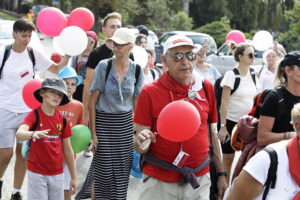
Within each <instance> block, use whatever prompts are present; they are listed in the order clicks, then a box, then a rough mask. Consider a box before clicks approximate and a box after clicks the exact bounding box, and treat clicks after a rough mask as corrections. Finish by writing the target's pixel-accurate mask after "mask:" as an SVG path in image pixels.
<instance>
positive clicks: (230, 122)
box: [218, 43, 259, 183]
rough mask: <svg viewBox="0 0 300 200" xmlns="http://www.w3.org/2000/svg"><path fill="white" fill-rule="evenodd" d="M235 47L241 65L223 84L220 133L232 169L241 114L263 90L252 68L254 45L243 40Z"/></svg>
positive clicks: (226, 75) (224, 154)
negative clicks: (233, 136) (232, 141)
mask: <svg viewBox="0 0 300 200" xmlns="http://www.w3.org/2000/svg"><path fill="white" fill-rule="evenodd" d="M231 48H232V50H233V52H234V59H235V61H236V62H237V63H238V65H237V66H236V68H235V69H234V70H230V71H227V72H226V73H225V75H224V78H223V79H222V82H221V84H220V86H221V87H223V89H222V97H221V108H220V123H221V126H220V130H219V134H218V137H219V140H220V141H221V146H222V152H223V162H224V165H225V169H226V171H227V172H228V173H230V172H231V165H232V161H233V158H234V154H235V151H234V150H233V149H232V147H231V144H230V138H231V131H232V129H233V127H234V126H235V125H236V124H237V122H238V120H239V118H240V117H242V116H243V115H245V114H247V113H248V112H249V111H250V109H251V107H252V105H253V98H254V97H255V95H256V94H257V92H258V91H259V87H258V85H259V84H258V80H257V77H256V76H255V71H254V70H253V69H251V68H250V65H251V64H252V63H253V61H254V59H255V54H254V49H253V47H252V46H251V45H250V44H246V43H241V44H238V45H236V44H232V45H231ZM236 81H239V84H238V86H236V85H235V82H236ZM229 179H230V174H228V177H227V181H228V183H229Z"/></svg>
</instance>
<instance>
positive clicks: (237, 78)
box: [231, 68, 241, 95]
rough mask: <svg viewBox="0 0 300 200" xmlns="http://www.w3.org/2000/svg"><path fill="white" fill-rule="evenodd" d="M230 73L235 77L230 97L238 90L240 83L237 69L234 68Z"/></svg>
mask: <svg viewBox="0 0 300 200" xmlns="http://www.w3.org/2000/svg"><path fill="white" fill-rule="evenodd" d="M232 71H233V73H234V75H235V80H234V86H233V90H231V95H232V94H233V93H234V92H235V91H236V90H237V89H238V87H239V85H240V82H241V77H240V72H239V70H238V69H237V68H234V69H233V70H232Z"/></svg>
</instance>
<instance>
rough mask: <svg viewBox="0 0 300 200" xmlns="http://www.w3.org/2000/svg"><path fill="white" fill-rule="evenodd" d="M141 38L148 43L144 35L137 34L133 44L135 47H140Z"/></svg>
mask: <svg viewBox="0 0 300 200" xmlns="http://www.w3.org/2000/svg"><path fill="white" fill-rule="evenodd" d="M143 38H144V39H146V41H147V42H148V40H147V36H146V35H144V34H138V35H137V36H136V38H135V44H136V45H140V44H141V41H142V39H143Z"/></svg>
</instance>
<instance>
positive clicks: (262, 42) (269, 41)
mask: <svg viewBox="0 0 300 200" xmlns="http://www.w3.org/2000/svg"><path fill="white" fill-rule="evenodd" d="M252 44H253V47H254V48H255V49H256V50H258V51H264V50H267V49H269V48H271V47H272V46H273V37H272V35H271V33H269V32H268V31H258V32H257V33H255V35H254V37H253V42H252Z"/></svg>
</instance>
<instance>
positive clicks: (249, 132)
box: [231, 89, 285, 180]
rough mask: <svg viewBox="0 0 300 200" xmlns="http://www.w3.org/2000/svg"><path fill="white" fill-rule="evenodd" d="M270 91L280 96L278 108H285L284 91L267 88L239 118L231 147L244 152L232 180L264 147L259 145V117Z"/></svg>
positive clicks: (280, 109)
mask: <svg viewBox="0 0 300 200" xmlns="http://www.w3.org/2000/svg"><path fill="white" fill-rule="evenodd" d="M270 91H274V92H275V93H276V95H277V96H278V99H280V100H279V102H278V103H279V104H278V110H279V111H282V110H284V107H285V105H284V101H282V99H283V94H282V92H281V91H280V90H277V89H274V90H265V91H263V92H261V93H259V94H258V95H257V97H256V98H255V101H254V103H253V108H252V109H251V111H250V112H249V114H248V115H244V116H242V117H241V118H240V119H239V121H238V123H237V128H234V129H233V130H232V135H231V147H232V148H233V149H234V150H235V151H242V153H241V156H240V157H239V159H238V161H237V164H236V167H235V169H234V172H233V175H232V180H234V178H235V177H237V176H238V175H239V173H240V172H241V171H242V169H243V167H244V165H246V163H247V162H248V160H249V159H250V158H251V157H252V156H254V155H255V154H256V153H257V152H258V151H260V150H261V149H262V147H260V146H258V145H257V128H258V122H259V119H258V117H259V115H260V109H261V107H262V106H263V104H264V101H265V99H266V97H267V96H268V94H269V93H270ZM254 116H256V117H254Z"/></svg>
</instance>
